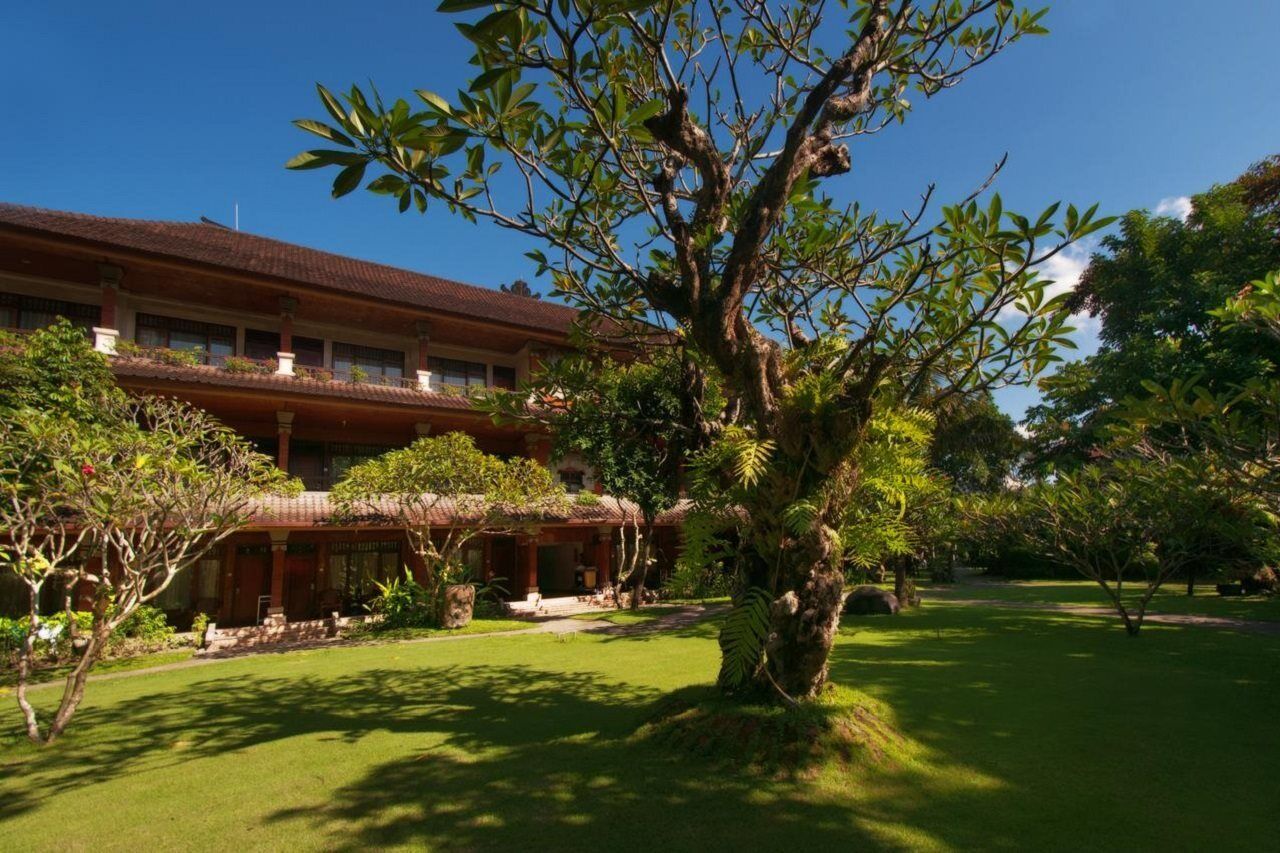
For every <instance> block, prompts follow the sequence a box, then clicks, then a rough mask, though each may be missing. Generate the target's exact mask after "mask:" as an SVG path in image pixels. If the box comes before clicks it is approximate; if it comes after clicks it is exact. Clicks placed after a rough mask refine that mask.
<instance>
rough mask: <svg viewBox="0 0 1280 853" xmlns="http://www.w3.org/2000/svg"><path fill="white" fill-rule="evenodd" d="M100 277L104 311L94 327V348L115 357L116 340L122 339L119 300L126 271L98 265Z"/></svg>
mask: <svg viewBox="0 0 1280 853" xmlns="http://www.w3.org/2000/svg"><path fill="white" fill-rule="evenodd" d="M98 277H99V284H100V285H101V287H102V309H101V312H100V313H99V314H98V325H96V326H94V327H93V348H94V349H96V350H97V351H98V352H101V353H106V354H107V355H115V352H116V340H117V339H119V337H120V317H119V313H120V312H119V307H118V299H119V296H120V279H122V278H124V270H122V269H120V267H118V266H115V265H114V264H98Z"/></svg>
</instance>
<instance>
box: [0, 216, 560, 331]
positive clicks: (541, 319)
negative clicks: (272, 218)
mask: <svg viewBox="0 0 1280 853" xmlns="http://www.w3.org/2000/svg"><path fill="white" fill-rule="evenodd" d="M6 226H7V227H9V228H11V229H19V230H22V231H27V232H36V233H39V234H43V235H51V236H55V237H62V238H70V239H72V240H77V241H82V242H87V243H92V244H96V245H100V246H107V247H118V248H123V249H132V250H136V251H142V252H147V253H151V254H155V255H161V256H165V257H168V258H173V259H178V260H183V261H191V262H195V263H198V264H207V265H211V266H215V267H221V268H224V269H228V270H234V271H237V272H242V273H250V274H255V275H261V276H267V277H270V278H276V279H284V280H286V281H291V282H297V283H299V284H304V285H313V286H318V287H322V288H327V289H331V290H338V291H343V292H345V293H352V294H357V295H360V296H367V297H369V298H372V299H378V300H384V301H390V302H396V303H400V304H402V305H406V306H410V307H414V308H428V309H432V310H435V311H443V312H447V313H451V314H457V315H463V316H468V317H476V318H479V319H486V320H494V321H497V322H501V323H507V324H510V325H514V326H520V327H524V328H528V329H536V330H539V331H544V332H555V333H565V332H567V331H568V330H569V327H570V326H571V324H572V323H573V321H574V319H575V318H576V317H577V316H578V312H577V311H575V310H574V309H572V308H569V307H568V306H566V305H561V304H559V303H556V302H550V301H544V300H540V299H532V298H529V297H526V296H517V295H515V294H511V293H503V292H501V291H498V290H490V289H488V288H485V287H477V286H475V285H470V284H462V283H461V282H456V281H449V280H448V279H443V278H437V277H436V276H432V275H426V274H423V273H417V272H412V271H410V270H405V269H399V268H397V267H391V266H386V265H385V264H379V263H374V262H372V261H362V260H358V259H356V258H349V257H345V256H343V255H335V254H332V253H330V252H323V251H320V250H318V249H310V248H307V247H306V246H299V245H296V244H293V243H285V242H282V241H280V240H273V239H271V238H268V237H259V236H257V235H256V234H248V233H246V232H244V231H232V230H230V229H228V228H224V227H221V226H219V225H213V224H209V223H204V222H165V221H155V220H147V219H119V218H113V217H106V216H92V215H89V214H85V213H68V212H64V211H57V210H45V209H42V208H37V207H26V206H23V205H16V204H8V203H0V228H3V227H6Z"/></svg>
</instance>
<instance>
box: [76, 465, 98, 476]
mask: <svg viewBox="0 0 1280 853" xmlns="http://www.w3.org/2000/svg"><path fill="white" fill-rule="evenodd" d="M80 473H81V474H84V475H85V476H86V477H92V476H93V475H94V473H95V472H94V470H93V466H92V465H90V464H88V463H87V462H86V463H85V464H84V465H81V466H80Z"/></svg>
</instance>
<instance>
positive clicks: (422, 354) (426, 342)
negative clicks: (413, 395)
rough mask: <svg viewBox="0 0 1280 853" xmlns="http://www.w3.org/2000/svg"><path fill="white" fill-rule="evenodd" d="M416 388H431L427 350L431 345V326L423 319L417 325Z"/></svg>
mask: <svg viewBox="0 0 1280 853" xmlns="http://www.w3.org/2000/svg"><path fill="white" fill-rule="evenodd" d="M417 329H418V390H419V391H430V390H431V362H430V356H429V355H428V352H429V350H430V345H431V326H430V324H429V323H427V321H425V320H419V321H418V325H417Z"/></svg>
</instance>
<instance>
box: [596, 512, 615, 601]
mask: <svg viewBox="0 0 1280 853" xmlns="http://www.w3.org/2000/svg"><path fill="white" fill-rule="evenodd" d="M596 583H597V584H598V585H599V587H600V588H601V589H608V588H609V587H610V586H611V585H612V584H613V528H612V527H600V528H598V529H597V532H596Z"/></svg>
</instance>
